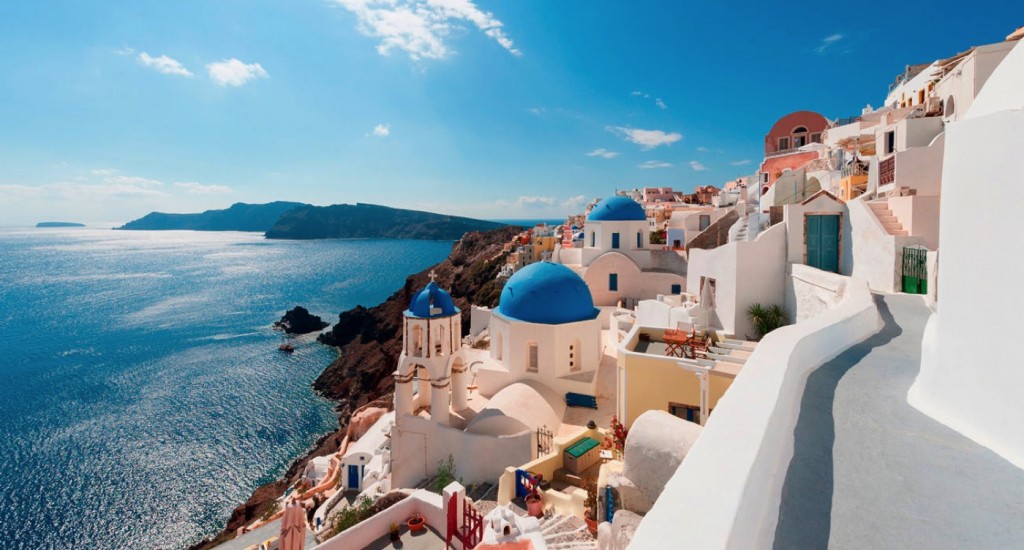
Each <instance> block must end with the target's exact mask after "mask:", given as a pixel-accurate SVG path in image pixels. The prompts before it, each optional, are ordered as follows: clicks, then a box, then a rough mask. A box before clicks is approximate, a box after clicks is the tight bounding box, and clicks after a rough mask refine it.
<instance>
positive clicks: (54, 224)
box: [36, 222, 85, 227]
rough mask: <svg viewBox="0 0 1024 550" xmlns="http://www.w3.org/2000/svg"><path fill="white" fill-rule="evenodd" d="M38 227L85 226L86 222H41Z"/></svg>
mask: <svg viewBox="0 0 1024 550" xmlns="http://www.w3.org/2000/svg"><path fill="white" fill-rule="evenodd" d="M36 227H85V224H84V223H75V222H39V223H37V224H36Z"/></svg>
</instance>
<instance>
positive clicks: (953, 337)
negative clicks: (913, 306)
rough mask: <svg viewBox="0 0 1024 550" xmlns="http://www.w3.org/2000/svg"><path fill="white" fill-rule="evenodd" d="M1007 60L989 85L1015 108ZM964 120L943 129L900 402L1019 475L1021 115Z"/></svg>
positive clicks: (1019, 53) (1023, 461)
mask: <svg viewBox="0 0 1024 550" xmlns="http://www.w3.org/2000/svg"><path fill="white" fill-rule="evenodd" d="M1013 57H1015V58H1016V61H1017V64H1016V65H1013V66H1010V68H1014V69H1016V73H1015V78H1013V79H1005V78H1004V77H1003V76H1002V75H1001V74H1000V72H1001V71H1002V67H1001V68H1000V69H999V70H997V72H996V74H995V75H993V77H992V80H991V81H990V85H991V84H995V83H998V82H1006V83H1007V86H1011V87H1012V88H1011V89H1012V90H1013V91H1014V93H1015V94H1016V97H1017V98H1018V99H1017V104H1018V105H1020V104H1021V103H1024V101H1021V100H1020V99H1019V98H1020V97H1021V94H1022V93H1024V92H1022V88H1024V85H1022V84H1021V83H1024V49H1022V48H1021V46H1017V47H1016V49H1015V50H1014V51H1013V52H1012V53H1011V57H1007V61H1011V60H1012V58H1013ZM996 76H999V79H998V80H997V79H996ZM983 91H984V92H987V91H989V88H987V87H986V88H985V89H984V90H983ZM992 94H993V95H996V94H1003V95H1005V94H1006V92H1005V91H1003V90H992ZM976 105H978V106H979V108H980V107H984V106H985V104H984V103H980V102H979V103H977V104H976ZM972 114H973V111H972V113H969V116H968V117H967V118H966V119H961V120H960V121H959V122H954V123H951V124H950V125H949V126H948V127H947V129H946V160H945V164H944V166H943V177H942V179H943V189H942V204H941V206H940V210H941V219H942V224H941V226H940V229H939V235H940V237H939V238H940V242H941V243H942V249H941V251H940V254H939V271H938V285H937V286H938V313H937V314H935V315H933V318H932V319H930V320H929V322H928V326H927V328H926V331H925V336H924V342H923V344H922V354H921V355H922V357H921V372H920V374H919V375H918V377H917V380H916V381H915V382H914V385H913V387H911V389H910V393H909V395H908V400H909V402H910V404H911V405H913V406H915V407H917V408H918V409H920V410H921V411H922V412H924V413H925V414H928V415H930V416H932V417H934V418H935V419H936V420H938V421H940V422H943V423H944V424H947V425H948V426H950V427H952V428H953V429H955V430H957V431H960V432H961V433H963V434H964V435H965V436H967V437H970V438H971V439H973V440H975V441H977V442H978V443H980V444H982V445H985V446H986V447H989V448H991V449H992V450H993V451H995V452H996V453H999V454H1000V455H1001V456H1003V457H1005V458H1006V459H1007V460H1009V461H1011V462H1013V463H1014V464H1016V465H1018V466H1020V467H1022V468H1024V401H1022V400H1021V392H1022V388H1024V367H1022V365H1024V360H1022V359H1021V346H1020V344H1019V342H1020V338H1021V322H1020V319H1021V312H1024V292H1022V290H1021V276H1022V275H1024V261H1022V259H1021V258H1024V239H1021V238H1020V228H1019V225H1020V222H1019V220H1020V210H1021V206H1022V204H1021V201H1020V200H1019V199H1018V198H1017V197H1018V196H1019V195H1018V193H1017V192H1016V191H1015V190H1016V188H1017V187H1018V186H1019V184H1020V182H1021V180H1022V178H1024V169H1022V166H1021V163H1020V160H1021V158H1022V157H1024V142H1022V141H1021V136H1022V135H1024V110H1007V111H1002V112H995V113H993V114H988V115H986V116H980V117H972V116H970V115H972Z"/></svg>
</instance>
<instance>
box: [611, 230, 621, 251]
mask: <svg viewBox="0 0 1024 550" xmlns="http://www.w3.org/2000/svg"><path fill="white" fill-rule="evenodd" d="M618 247H619V234H618V233H612V248H618Z"/></svg>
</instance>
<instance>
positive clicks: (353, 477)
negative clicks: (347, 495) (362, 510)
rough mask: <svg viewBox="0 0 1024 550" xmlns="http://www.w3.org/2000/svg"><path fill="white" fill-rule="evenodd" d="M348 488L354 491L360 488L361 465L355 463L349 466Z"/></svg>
mask: <svg viewBox="0 0 1024 550" xmlns="http://www.w3.org/2000/svg"><path fill="white" fill-rule="evenodd" d="M348 488H349V489H352V490H354V491H358V490H359V466H356V465H355V464H351V465H349V467H348Z"/></svg>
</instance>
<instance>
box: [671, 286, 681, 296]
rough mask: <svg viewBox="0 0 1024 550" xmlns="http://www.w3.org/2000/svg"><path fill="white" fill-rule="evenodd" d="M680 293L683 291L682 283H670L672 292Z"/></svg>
mask: <svg viewBox="0 0 1024 550" xmlns="http://www.w3.org/2000/svg"><path fill="white" fill-rule="evenodd" d="M682 293H683V286H682V285H672V294H682Z"/></svg>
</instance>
